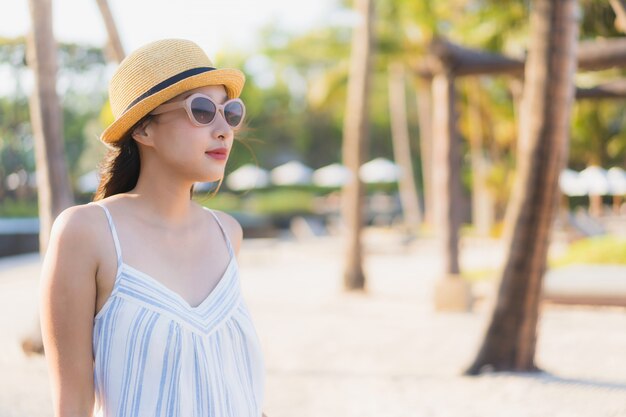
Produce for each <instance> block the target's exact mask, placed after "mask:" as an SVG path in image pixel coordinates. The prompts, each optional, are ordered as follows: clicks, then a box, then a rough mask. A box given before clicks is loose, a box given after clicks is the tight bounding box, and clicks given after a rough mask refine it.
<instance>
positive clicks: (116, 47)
mask: <svg viewBox="0 0 626 417" xmlns="http://www.w3.org/2000/svg"><path fill="white" fill-rule="evenodd" d="M96 2H97V3H98V8H100V14H101V15H102V20H104V26H105V27H106V30H107V34H108V38H109V42H108V47H109V48H108V49H109V52H110V54H111V55H112V56H113V58H114V61H116V62H117V63H120V62H122V60H123V59H124V57H126V53H125V52H124V47H123V46H122V41H121V40H120V35H119V33H118V31H117V26H116V25H115V20H114V19H113V15H112V14H111V9H110V8H109V2H108V1H107V0H96Z"/></svg>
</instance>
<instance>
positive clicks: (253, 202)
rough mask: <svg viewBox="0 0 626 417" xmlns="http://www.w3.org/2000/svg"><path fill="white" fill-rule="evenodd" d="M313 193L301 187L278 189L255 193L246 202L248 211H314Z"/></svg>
mask: <svg viewBox="0 0 626 417" xmlns="http://www.w3.org/2000/svg"><path fill="white" fill-rule="evenodd" d="M313 197H314V195H313V193H311V192H308V191H305V190H299V189H288V188H285V189H276V190H272V191H270V192H265V193H255V195H254V198H249V199H248V200H247V201H246V203H245V208H246V211H251V212H254V213H260V214H274V215H276V214H309V213H313V209H314V207H313Z"/></svg>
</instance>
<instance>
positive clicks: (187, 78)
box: [100, 39, 245, 145]
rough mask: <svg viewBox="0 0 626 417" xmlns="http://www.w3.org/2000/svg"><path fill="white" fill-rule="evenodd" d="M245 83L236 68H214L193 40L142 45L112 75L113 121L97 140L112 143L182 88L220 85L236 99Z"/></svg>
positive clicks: (110, 90)
mask: <svg viewBox="0 0 626 417" xmlns="http://www.w3.org/2000/svg"><path fill="white" fill-rule="evenodd" d="M244 82H245V76H244V74H243V73H242V72H241V71H239V70H237V69H230V68H221V69H217V68H215V67H214V66H213V63H212V62H211V60H210V59H209V58H208V57H207V56H206V54H205V53H204V51H203V50H202V49H201V48H200V47H199V46H198V45H196V44H195V43H194V42H191V41H188V40H184V39H163V40H159V41H156V42H152V43H149V44H147V45H144V46H142V47H141V48H139V49H137V50H136V51H134V52H133V53H131V54H130V55H128V56H127V57H126V58H125V59H124V60H123V61H122V62H121V64H120V65H119V67H118V68H117V70H116V71H115V73H114V74H113V77H112V78H111V82H110V83H109V100H110V102H111V110H112V111H113V115H114V116H115V121H114V122H113V123H112V124H111V125H110V126H109V127H107V128H106V129H105V131H104V132H103V133H102V135H101V136H100V140H101V141H102V142H103V143H104V144H107V145H110V144H114V143H115V142H117V141H119V140H120V139H122V138H123V137H124V136H125V135H126V134H127V133H128V131H129V130H130V128H132V127H133V125H135V124H136V123H137V122H138V121H139V120H141V118H142V117H144V116H145V115H146V114H148V113H149V112H151V111H152V110H154V109H155V108H156V107H157V106H159V105H160V104H162V103H163V102H165V101H167V100H169V99H171V98H173V97H175V96H177V95H178V94H181V93H183V92H185V91H188V90H191V89H194V88H198V87H204V86H207V85H220V84H223V85H224V86H225V87H226V93H227V94H228V98H235V97H239V94H240V93H241V90H242V88H243V85H244Z"/></svg>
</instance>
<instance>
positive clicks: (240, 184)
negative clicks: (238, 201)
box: [226, 164, 269, 191]
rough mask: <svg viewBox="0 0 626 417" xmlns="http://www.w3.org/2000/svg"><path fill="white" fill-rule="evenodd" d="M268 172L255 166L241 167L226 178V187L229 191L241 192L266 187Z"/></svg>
mask: <svg viewBox="0 0 626 417" xmlns="http://www.w3.org/2000/svg"><path fill="white" fill-rule="evenodd" d="M268 184H269V172H268V171H267V170H265V169H263V168H259V167H257V166H256V165H252V164H246V165H243V166H241V167H239V168H237V169H236V170H234V171H233V172H231V173H230V175H228V177H226V185H227V186H228V188H230V189H231V190H236V191H241V190H250V189H253V188H263V187H267V185H268Z"/></svg>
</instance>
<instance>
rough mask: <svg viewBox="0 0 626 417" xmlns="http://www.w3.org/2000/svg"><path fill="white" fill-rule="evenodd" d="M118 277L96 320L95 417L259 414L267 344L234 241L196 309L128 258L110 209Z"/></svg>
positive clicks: (239, 416) (249, 416) (247, 416)
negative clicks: (246, 294) (245, 291)
mask: <svg viewBox="0 0 626 417" xmlns="http://www.w3.org/2000/svg"><path fill="white" fill-rule="evenodd" d="M91 203H94V204H97V205H99V206H100V207H102V208H103V209H104V212H105V213H106V216H107V219H108V222H109V226H110V228H111V233H112V235H113V241H114V243H115V250H116V253H117V266H118V268H117V276H116V277H115V283H114V285H113V291H112V293H111V296H110V297H109V298H108V299H107V301H106V303H105V304H104V306H103V307H102V309H101V310H100V311H99V312H98V314H96V316H95V318H94V327H93V355H94V388H95V406H94V416H97V417H161V416H167V417H201V416H202V417H260V416H261V414H262V406H263V395H264V363H263V356H262V352H261V345H260V342H259V339H258V335H257V333H256V330H255V328H254V325H253V322H252V319H251V317H250V312H249V310H248V308H247V306H246V304H245V302H244V300H243V298H242V294H241V291H240V284H239V275H238V268H237V263H236V259H235V255H234V251H233V248H232V245H231V243H230V241H229V239H228V236H227V235H226V233H225V231H224V228H223V226H222V224H221V223H220V221H219V219H218V218H217V216H216V215H215V213H214V212H213V211H212V210H210V209H208V208H207V210H208V211H209V212H210V213H211V214H212V215H213V217H214V218H215V220H216V221H217V223H218V225H219V227H220V230H221V231H222V234H223V236H224V238H225V240H226V245H227V246H228V252H229V254H230V262H229V264H228V267H227V269H226V271H225V272H224V275H223V276H222V277H221V279H220V281H219V282H218V284H217V286H216V287H215V288H214V289H213V290H212V291H211V293H210V294H209V295H208V296H207V298H206V299H204V301H202V302H201V303H200V304H199V305H198V306H195V307H192V306H191V305H190V304H189V303H188V302H187V301H186V300H185V299H183V298H182V297H181V296H180V295H179V294H178V293H176V292H174V291H172V290H170V289H169V288H167V287H166V286H165V285H163V284H161V283H160V282H159V281H157V280H156V279H154V278H152V277H151V276H149V275H147V274H146V273H144V272H142V271H139V270H137V269H135V268H133V267H131V266H129V265H128V264H126V263H124V261H123V260H122V253H121V250H120V243H119V240H118V237H117V232H116V231H115V225H114V223H113V219H112V218H111V214H110V212H109V211H108V209H107V208H106V207H105V206H104V205H102V204H99V203H97V202H91Z"/></svg>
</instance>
